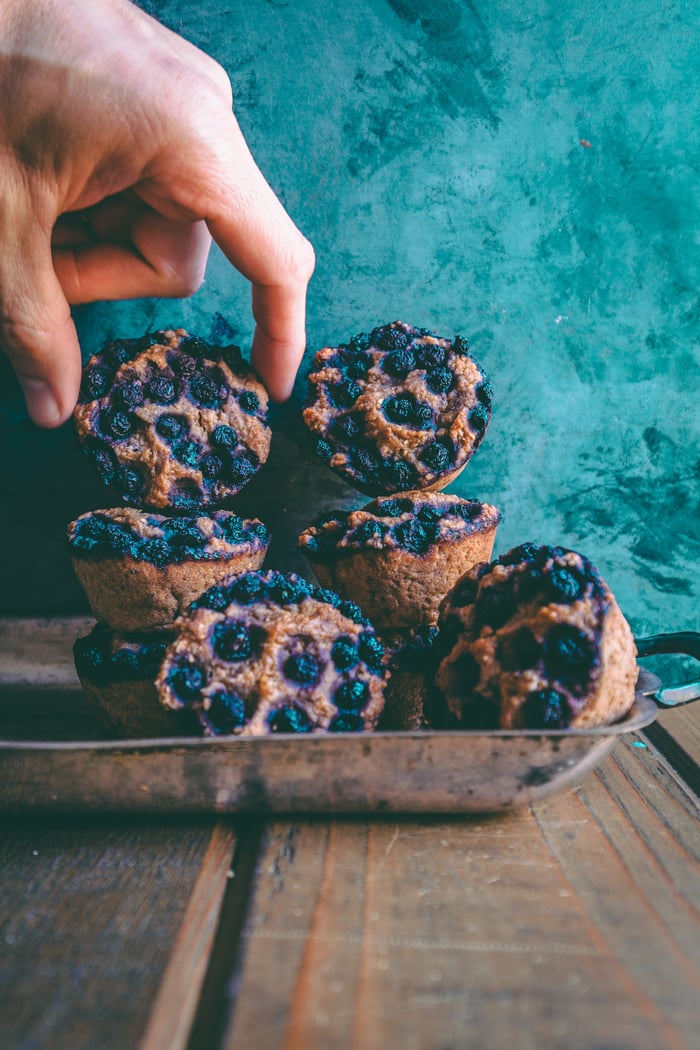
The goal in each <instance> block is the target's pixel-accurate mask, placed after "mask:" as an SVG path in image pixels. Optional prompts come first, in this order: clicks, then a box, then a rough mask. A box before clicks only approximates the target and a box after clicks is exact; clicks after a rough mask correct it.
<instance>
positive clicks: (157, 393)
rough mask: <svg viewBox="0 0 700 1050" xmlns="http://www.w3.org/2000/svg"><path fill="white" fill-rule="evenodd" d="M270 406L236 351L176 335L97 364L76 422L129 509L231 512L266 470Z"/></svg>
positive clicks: (99, 357) (137, 342)
mask: <svg viewBox="0 0 700 1050" xmlns="http://www.w3.org/2000/svg"><path fill="white" fill-rule="evenodd" d="M267 406H268V397H267V393H266V392H265V388H264V387H263V385H262V383H260V381H259V380H258V379H257V378H256V376H255V374H254V372H253V371H252V370H251V369H250V368H249V367H248V365H247V364H246V363H245V362H244V361H243V359H242V357H241V353H240V350H239V349H238V347H236V346H226V347H219V346H213V345H211V344H210V343H207V342H205V341H204V340H203V339H197V338H195V337H193V336H190V335H188V333H187V332H185V331H184V330H183V329H177V331H165V332H156V333H154V334H153V335H149V336H146V337H145V338H143V339H123V340H119V341H117V342H113V343H110V344H109V345H108V346H107V347H106V348H105V349H104V350H102V351H101V352H100V353H98V354H95V355H94V356H93V357H91V358H90V360H89V361H88V362H87V364H86V365H85V368H84V370H83V381H82V386H81V392H80V399H79V401H78V405H77V407H76V409H75V412H74V415H73V418H74V421H75V428H76V433H77V435H78V438H79V440H80V442H81V444H82V447H83V451H84V452H85V454H86V455H87V456H88V458H89V459H90V460H91V462H92V463H93V465H94V467H95V468H96V470H97V472H98V474H99V476H100V478H101V479H102V481H104V482H105V484H107V485H109V486H110V487H111V488H112V489H114V491H115V492H116V493H117V494H118V495H119V497H120V499H121V501H122V502H123V503H126V504H129V505H132V506H143V507H149V508H153V509H156V510H158V509H164V508H175V509H180V510H186V511H187V510H188V511H194V510H198V509H200V508H202V507H216V506H222V505H226V503H227V502H228V501H229V500H230V499H231V497H232V496H235V495H236V493H237V492H240V490H241V489H242V488H243V486H244V485H245V484H247V482H248V481H250V479H251V478H252V477H253V475H254V474H255V473H256V472H257V471H258V470H259V469H260V467H261V466H262V464H263V463H264V462H265V461H266V459H267V456H268V453H269V450H270V437H271V432H270V428H269V426H268V424H267Z"/></svg>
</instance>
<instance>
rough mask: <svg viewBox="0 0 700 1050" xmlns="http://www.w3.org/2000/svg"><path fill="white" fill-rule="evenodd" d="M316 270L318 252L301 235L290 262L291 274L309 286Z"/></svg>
mask: <svg viewBox="0 0 700 1050" xmlns="http://www.w3.org/2000/svg"><path fill="white" fill-rule="evenodd" d="M315 268H316V252H315V251H314V249H313V245H312V244H311V242H310V241H308V240H307V239H306V237H304V236H303V235H301V234H300V235H299V238H298V239H297V241H296V243H295V245H294V250H293V252H292V255H291V258H290V260H289V270H290V273H291V274H292V275H293V277H294V278H295V279H296V280H298V281H299V282H301V283H304V284H308V283H309V281H310V280H311V276H312V274H313V272H314V270H315Z"/></svg>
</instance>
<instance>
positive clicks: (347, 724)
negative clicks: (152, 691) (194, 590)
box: [157, 571, 386, 736]
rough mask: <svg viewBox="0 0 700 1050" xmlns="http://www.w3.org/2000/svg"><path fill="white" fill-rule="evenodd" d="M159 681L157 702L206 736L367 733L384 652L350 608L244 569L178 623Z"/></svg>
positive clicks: (376, 706) (379, 701) (378, 700)
mask: <svg viewBox="0 0 700 1050" xmlns="http://www.w3.org/2000/svg"><path fill="white" fill-rule="evenodd" d="M175 627H176V630H177V635H176V638H175V640H174V641H173V642H172V643H171V645H170V646H169V647H168V650H167V652H166V655H165V659H164V661H163V665H162V667H161V670H160V672H159V675H158V679H157V688H158V693H159V696H160V699H161V703H162V704H163V706H164V707H165V708H166V709H169V710H172V711H186V710H188V711H191V712H194V713H195V714H196V716H197V718H198V719H199V720H200V723H201V725H202V728H203V730H204V732H205V734H206V735H208V736H216V735H218V734H237V735H241V736H264V735H267V734H270V733H317V732H323V731H329V732H339V733H340V732H351V731H358V730H369V729H374V728H375V726H376V724H377V721H378V719H379V716H380V714H381V712H382V708H383V707H384V681H385V677H386V671H385V667H384V652H383V648H382V646H381V644H380V642H379V640H378V638H377V636H376V634H375V632H374V630H373V629H372V628H371V626H370V625H369V623H368V621H367V620H365V619H364V617H363V616H362V614H361V613H360V610H359V609H358V608H357V606H355V605H353V604H352V602H344V601H342V600H341V599H340V598H339V597H338V595H336V594H333V593H332V592H330V591H324V590H322V589H320V588H317V587H312V586H311V585H310V584H309V583H307V582H306V581H305V580H303V579H301V578H300V577H298V576H295V575H294V574H292V573H290V574H284V573H281V572H276V571H269V572H249V573H245V574H243V575H241V576H237V577H233V578H231V579H230V580H227V581H225V582H224V583H222V584H220V585H218V586H215V587H212V588H210V590H209V591H207V592H206V594H203V595H202V596H201V598H198V599H197V601H196V602H194V603H193V605H192V606H191V608H190V610H189V611H188V612H187V613H186V614H184V615H183V616H181V617H180V619H179V620H178V621H177V623H176V625H175Z"/></svg>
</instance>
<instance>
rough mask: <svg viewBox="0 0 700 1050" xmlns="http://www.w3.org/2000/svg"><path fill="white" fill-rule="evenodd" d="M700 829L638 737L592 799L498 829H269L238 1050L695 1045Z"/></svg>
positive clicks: (234, 1029) (623, 746) (680, 791)
mask: <svg viewBox="0 0 700 1050" xmlns="http://www.w3.org/2000/svg"><path fill="white" fill-rule="evenodd" d="M636 743H637V744H639V743H641V744H642V745H643V744H644V742H643V741H636ZM697 818H698V808H697V800H696V799H695V798H694V797H693V796H692V795H690V794H689V793H688V791H687V790H686V788H685V786H684V785H683V784H682V783H681V782H680V781H679V780H678V779H677V778H676V777H675V776H674V775H673V773H672V772H670V771H669V770H668V768H667V766H666V764H665V762H664V761H663V759H662V758H661V756H659V755H658V753H656V752H655V751H654V749H653V748H651V747H649V746H646V747H645V746H641V747H636V746H634V743H633V742H632V741H629V742H627V741H626V742H624V743H622V742H621V743H620V744H619V745H618V746H617V748H616V750H615V752H614V753H613V758H612V759H609V760H606V762H605V763H604V764H603V766H602V767H601V770H600V773H599V774H594V775H592V776H591V777H589V778H588V780H587V781H586V783H585V785H584V787H583V788H582V789H580V791H578V792H571V791H569V792H565V793H563V794H562V795H560V796H557V797H553V798H551V799H550V800H548V801H547V802H546V803H541V804H539V805H538V806H536V807H533V809H532V810H521V811H517V812H514V813H511V814H509V815H507V816H504V817H500V818H490V819H479V818H462V819H459V820H446V819H444V818H441V819H439V820H434V821H433V820H421V821H416V820H410V819H405V820H398V821H373V822H367V821H364V820H342V821H334V822H333V823H332V824H327V823H325V822H323V821H318V822H315V823H282V822H280V823H277V824H275V825H274V826H273V828H272V829H271V830H270V832H269V835H268V837H267V838H266V840H265V842H264V849H263V854H262V857H261V860H260V866H259V876H258V881H257V884H256V891H255V897H254V902H253V910H252V912H251V915H250V918H249V921H248V924H247V927H246V929H245V933H244V936H245V940H246V952H245V956H244V959H243V964H242V969H241V972H240V974H239V975H238V989H239V991H238V996H237V999H236V1002H235V1008H234V1012H233V1016H232V1019H231V1023H230V1026H229V1030H228V1033H227V1038H226V1041H225V1046H226V1050H244V1048H245V1050H257V1048H260V1050H264V1048H269V1047H272V1046H280V1047H284V1048H285V1050H301V1048H314V1047H323V1048H324V1050H336V1048H337V1050H341V1048H342V1050H347V1048H349V1050H375V1048H377V1050H379V1048H386V1047H387V1046H401V1047H402V1048H406V1050H411V1048H416V1050H419V1048H423V1047H425V1046H462V1045H465V1043H464V1039H465V1032H467V1031H468V1033H469V1045H473V1046H507V1045H513V1046H518V1048H519V1050H520V1048H523V1050H528V1048H530V1047H532V1048H533V1050H534V1048H536V1047H537V1048H540V1047H542V1046H554V1045H564V1044H565V1045H567V1047H570V1048H574V1050H575V1048H578V1047H580V1048H581V1050H584V1048H585V1050H590V1047H591V1046H634V1047H635V1048H639V1050H646V1048H648V1050H665V1048H668V1050H671V1048H673V1050H676V1048H681V1047H687V1048H690V1047H692V1046H694V1045H695V1038H696V1035H697V1022H698V1009H697V1001H698V1000H697V997H698V992H699V991H700V959H698V946H700V937H699V936H698V934H699V933H700V921H699V919H698V909H699V908H700V879H699V878H698V865H697V857H698V852H699V849H700V843H699V840H698V821H697ZM637 829H639V830H637ZM263 1002H264V1003H265V1008H264V1009H261V1008H260V1004H261V1003H263Z"/></svg>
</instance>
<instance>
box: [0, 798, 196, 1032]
mask: <svg viewBox="0 0 700 1050" xmlns="http://www.w3.org/2000/svg"><path fill="white" fill-rule="evenodd" d="M213 826H214V821H213V820H206V821H195V820H187V821H185V820H183V821H173V820H170V821H166V820H164V819H163V818H160V819H159V820H157V821H155V820H145V819H142V820H135V819H126V818H125V819H121V818H120V819H115V818H105V817H101V818H94V817H93V818H91V819H84V820H71V821H68V820H64V821H57V820H56V819H54V820H51V821H49V820H46V821H41V820H33V821H32V822H27V820H26V819H23V818H18V819H17V820H11V821H10V820H5V821H4V822H3V824H2V834H1V835H0V871H1V872H2V882H1V884H2V893H1V894H0V944H1V945H2V947H3V965H2V967H0V1046H3V1047H20V1046H21V1047H35V1048H37V1050H38V1048H43V1047H52V1048H54V1047H100V1048H101V1050H112V1048H114V1050H123V1048H124V1047H134V1046H137V1045H138V1041H139V1038H140V1036H141V1034H142V1032H143V1031H144V1029H145V1027H146V1024H147V1021H148V1016H149V1012H150V1009H151V1005H152V1003H153V1002H154V1000H155V999H156V995H157V992H158V988H159V985H160V984H161V981H162V978H163V975H164V974H165V973H166V971H167V967H168V962H169V959H170V955H171V952H172V950H173V945H174V944H175V943H176V941H177V937H178V933H179V931H180V927H181V925H182V922H183V916H185V915H186V914H187V905H188V901H189V899H190V895H191V893H192V889H193V886H194V885H195V882H196V880H197V877H198V874H199V872H200V868H201V864H202V858H203V857H205V856H206V855H207V850H208V848H209V844H210V840H211V837H212V828H213Z"/></svg>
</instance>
